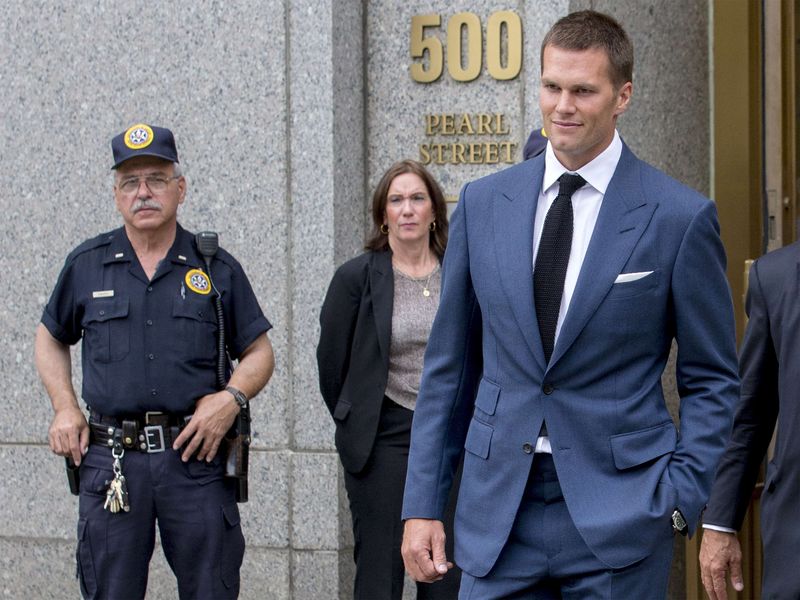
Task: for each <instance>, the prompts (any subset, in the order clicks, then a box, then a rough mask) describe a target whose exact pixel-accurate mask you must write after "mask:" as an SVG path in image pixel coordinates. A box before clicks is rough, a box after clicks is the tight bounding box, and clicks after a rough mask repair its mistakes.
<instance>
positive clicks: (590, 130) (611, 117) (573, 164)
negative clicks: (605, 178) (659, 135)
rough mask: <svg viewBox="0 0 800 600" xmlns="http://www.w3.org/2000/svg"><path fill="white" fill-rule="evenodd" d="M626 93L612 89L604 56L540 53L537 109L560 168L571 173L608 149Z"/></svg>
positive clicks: (598, 52) (628, 89)
mask: <svg viewBox="0 0 800 600" xmlns="http://www.w3.org/2000/svg"><path fill="white" fill-rule="evenodd" d="M632 90H633V85H632V84H631V82H627V83H625V84H624V85H622V86H621V87H620V88H619V89H616V88H615V87H614V84H613V83H612V81H611V76H610V64H609V61H608V56H607V55H606V52H605V50H602V49H600V48H591V49H589V50H565V49H563V48H559V47H557V46H551V45H548V46H546V47H545V49H544V57H543V64H542V89H541V93H540V95H539V108H540V109H541V111H542V119H543V121H544V129H545V131H546V132H547V137H548V139H549V140H550V143H551V144H552V146H553V150H554V151H555V154H556V157H557V158H558V160H559V161H561V164H563V165H564V166H565V167H567V168H568V169H570V170H571V171H575V170H577V169H579V168H580V167H582V166H583V165H585V164H586V163H588V162H590V161H591V160H592V159H594V158H595V157H597V156H598V155H599V154H600V153H601V152H602V151H603V150H605V149H606V148H607V147H608V145H609V144H610V143H611V140H612V139H613V138H614V128H615V127H616V123H617V116H619V115H621V114H622V113H623V112H625V110H626V109H627V108H628V102H629V101H630V98H631V93H632Z"/></svg>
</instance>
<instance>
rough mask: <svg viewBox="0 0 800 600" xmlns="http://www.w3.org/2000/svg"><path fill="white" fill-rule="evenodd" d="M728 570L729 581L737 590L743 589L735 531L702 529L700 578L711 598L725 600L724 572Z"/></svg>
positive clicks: (738, 547)
mask: <svg viewBox="0 0 800 600" xmlns="http://www.w3.org/2000/svg"><path fill="white" fill-rule="evenodd" d="M727 572H730V574H731V583H732V584H733V587H734V589H735V590H736V591H737V592H741V591H742V590H743V589H744V581H743V580H742V549H741V547H740V546H739V539H738V538H737V537H736V534H735V533H726V532H724V531H715V530H713V529H704V530H703V541H702V542H701V544H700V578H701V579H702V581H703V587H704V588H706V593H707V594H708V597H709V598H710V599H711V600H727V598H728V591H727V587H726V583H725V573H727Z"/></svg>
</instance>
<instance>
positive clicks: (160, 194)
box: [114, 156, 186, 233]
mask: <svg viewBox="0 0 800 600" xmlns="http://www.w3.org/2000/svg"><path fill="white" fill-rule="evenodd" d="M174 170H175V167H174V165H173V164H172V163H171V162H169V161H166V160H162V159H160V158H156V157H154V156H142V157H136V158H132V159H130V160H127V161H125V162H124V163H122V164H121V165H120V166H119V168H118V169H117V173H116V175H115V177H114V199H115V201H116V204H117V210H118V211H119V212H120V214H121V215H122V218H123V220H124V221H125V225H126V226H127V227H128V228H129V229H133V230H134V231H139V232H142V233H144V232H158V231H160V230H166V229H168V228H171V227H172V226H174V224H175V223H176V222H177V213H178V205H179V204H182V203H183V198H184V194H185V192H186V180H185V179H184V178H183V177H179V178H177V179H175V178H174V177H173V173H174ZM128 188H130V189H128ZM162 188H163V189H162Z"/></svg>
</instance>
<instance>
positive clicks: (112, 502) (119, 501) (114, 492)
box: [103, 449, 131, 513]
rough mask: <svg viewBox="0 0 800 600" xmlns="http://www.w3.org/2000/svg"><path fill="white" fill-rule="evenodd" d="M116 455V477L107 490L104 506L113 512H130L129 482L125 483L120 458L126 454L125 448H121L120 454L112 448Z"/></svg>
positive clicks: (114, 455) (112, 452)
mask: <svg viewBox="0 0 800 600" xmlns="http://www.w3.org/2000/svg"><path fill="white" fill-rule="evenodd" d="M111 454H112V456H113V457H114V465H113V467H112V468H113V469H114V479H112V480H111V482H110V483H109V485H108V491H106V501H105V504H103V508H104V509H105V510H108V511H110V512H112V513H118V512H119V511H121V510H122V511H125V512H128V511H129V510H130V509H131V505H130V502H129V501H128V484H127V483H125V476H124V475H123V474H122V462H121V461H120V459H121V458H122V457H123V456H124V455H125V450H120V452H119V455H117V454H116V451H115V450H113V449H112V450H111Z"/></svg>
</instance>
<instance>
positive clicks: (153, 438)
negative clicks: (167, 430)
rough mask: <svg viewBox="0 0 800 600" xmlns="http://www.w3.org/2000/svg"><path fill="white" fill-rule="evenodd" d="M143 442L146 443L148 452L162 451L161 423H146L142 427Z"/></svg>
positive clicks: (162, 435)
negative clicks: (146, 424)
mask: <svg viewBox="0 0 800 600" xmlns="http://www.w3.org/2000/svg"><path fill="white" fill-rule="evenodd" d="M144 436H145V442H146V443H147V450H146V452H147V453H148V454H153V453H155V452H164V450H165V449H166V446H165V444H164V428H163V427H161V425H148V426H146V427H145V428H144Z"/></svg>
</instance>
